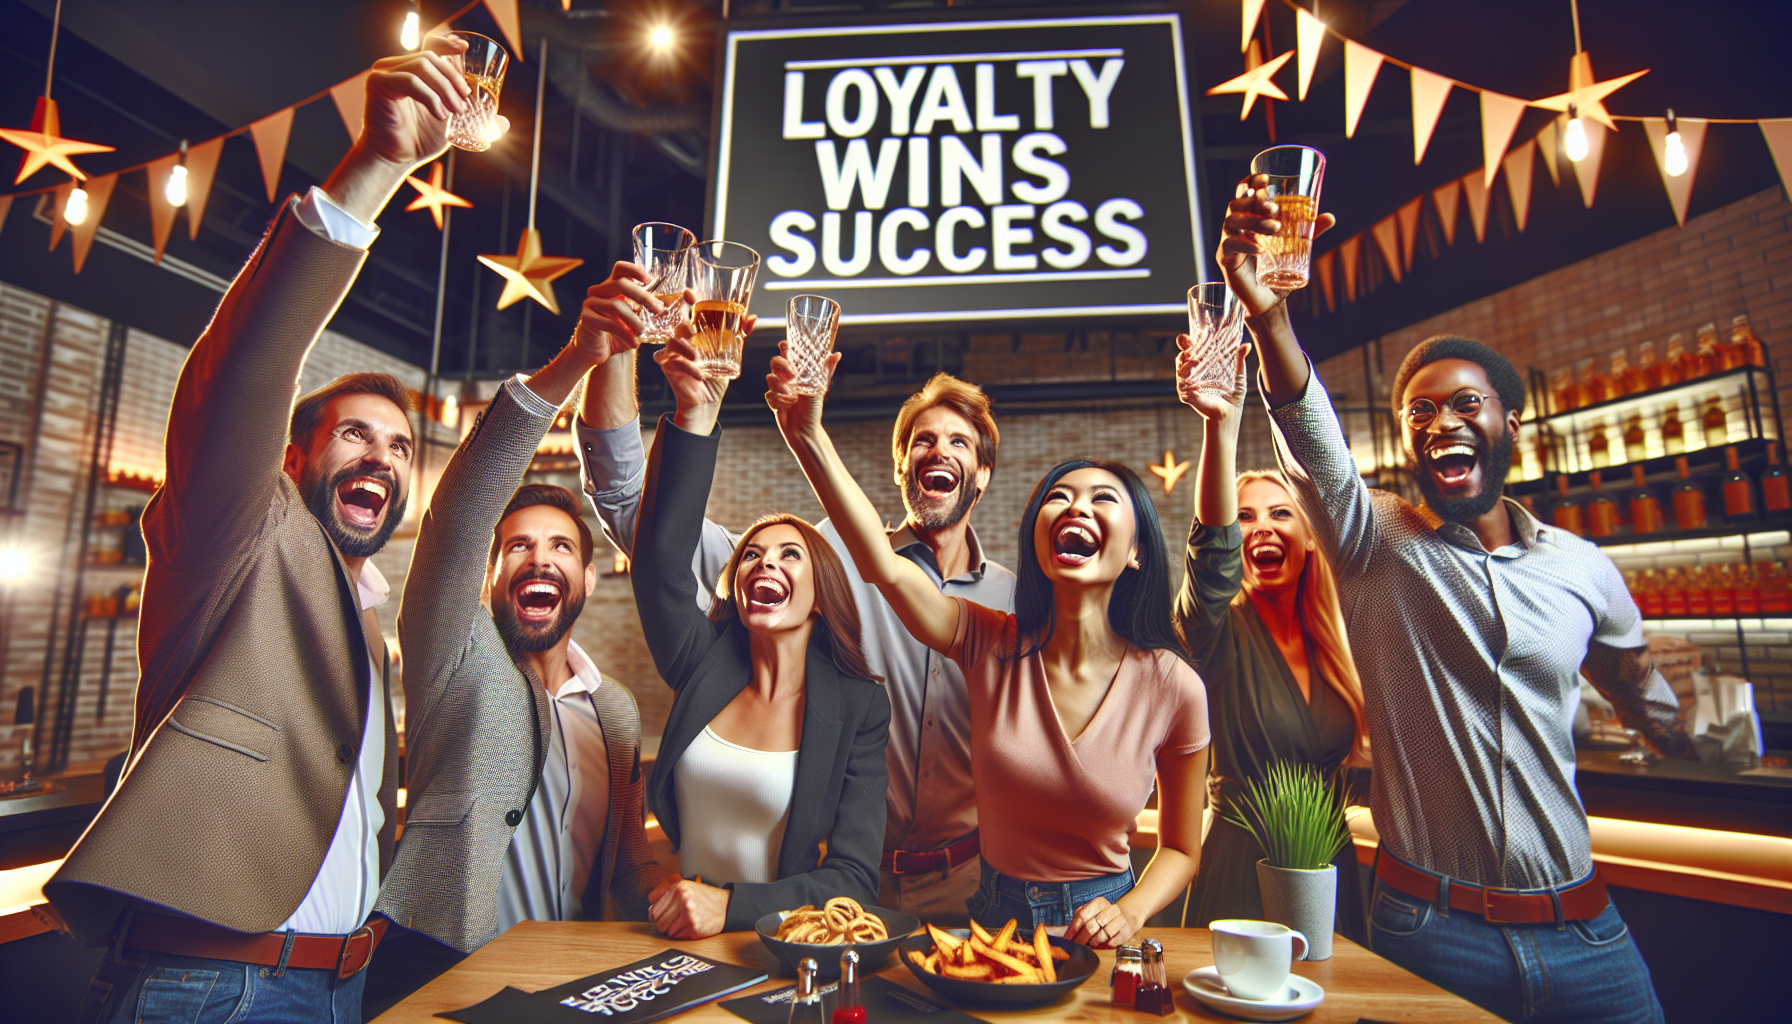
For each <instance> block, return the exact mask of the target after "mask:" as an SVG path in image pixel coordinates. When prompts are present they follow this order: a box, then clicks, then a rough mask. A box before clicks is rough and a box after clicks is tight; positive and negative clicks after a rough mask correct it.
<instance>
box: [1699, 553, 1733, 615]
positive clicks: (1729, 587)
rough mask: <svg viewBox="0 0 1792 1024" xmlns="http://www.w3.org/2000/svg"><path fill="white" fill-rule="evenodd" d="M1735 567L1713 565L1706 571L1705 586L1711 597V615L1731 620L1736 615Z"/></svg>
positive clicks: (1726, 564) (1725, 564)
mask: <svg viewBox="0 0 1792 1024" xmlns="http://www.w3.org/2000/svg"><path fill="white" fill-rule="evenodd" d="M1735 576H1736V573H1735V566H1733V565H1730V564H1728V563H1724V564H1721V565H1713V566H1710V567H1709V568H1707V569H1706V570H1705V586H1706V589H1707V591H1708V592H1709V593H1710V595H1711V614H1713V615H1716V616H1718V617H1720V618H1729V617H1730V616H1732V615H1735V614H1736V584H1735Z"/></svg>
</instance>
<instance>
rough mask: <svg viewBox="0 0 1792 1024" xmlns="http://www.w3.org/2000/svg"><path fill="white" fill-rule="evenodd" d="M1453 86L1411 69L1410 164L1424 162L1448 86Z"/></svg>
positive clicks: (1448, 82)
mask: <svg viewBox="0 0 1792 1024" xmlns="http://www.w3.org/2000/svg"><path fill="white" fill-rule="evenodd" d="M1454 84H1455V83H1454V82H1452V81H1451V80H1450V79H1448V78H1445V77H1444V76H1442V75H1434V74H1432V73H1431V72H1429V71H1426V70H1425V69H1424V68H1413V69H1412V162H1413V163H1414V164H1415V165H1416V164H1420V163H1423V162H1424V160H1425V147H1426V146H1429V145H1431V133H1432V131H1433V130H1435V129H1436V128H1437V117H1438V115H1439V114H1442V113H1443V112H1444V100H1447V99H1449V98H1450V86H1452V85H1454Z"/></svg>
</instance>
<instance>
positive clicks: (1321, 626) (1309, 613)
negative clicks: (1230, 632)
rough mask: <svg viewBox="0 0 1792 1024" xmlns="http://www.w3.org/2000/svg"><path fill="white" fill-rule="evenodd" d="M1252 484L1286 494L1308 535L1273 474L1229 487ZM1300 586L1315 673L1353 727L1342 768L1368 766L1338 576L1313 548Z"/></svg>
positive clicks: (1248, 476) (1359, 685)
mask: <svg viewBox="0 0 1792 1024" xmlns="http://www.w3.org/2000/svg"><path fill="white" fill-rule="evenodd" d="M1257 480H1267V481H1269V482H1270V483H1272V484H1275V485H1276V486H1277V487H1280V488H1281V489H1282V490H1283V492H1284V493H1286V494H1287V495H1288V496H1289V499H1290V500H1289V502H1288V506H1289V508H1291V509H1293V510H1294V516H1295V518H1296V519H1298V520H1299V521H1300V525H1301V529H1303V530H1305V531H1306V532H1307V536H1309V537H1311V536H1313V524H1312V523H1311V522H1310V521H1309V520H1308V519H1307V515H1306V513H1305V512H1303V511H1301V507H1300V504H1299V503H1298V502H1296V501H1294V500H1293V497H1294V490H1293V488H1291V487H1289V486H1288V481H1287V480H1286V479H1284V478H1283V476H1282V474H1281V473H1278V472H1276V471H1275V470H1261V469H1258V470H1249V471H1247V472H1243V473H1240V474H1238V479H1237V480H1236V481H1235V483H1234V486H1236V487H1237V488H1238V490H1239V491H1240V492H1242V491H1243V490H1244V488H1245V485H1246V484H1249V483H1253V482H1255V481H1257ZM1296 586H1297V587H1298V588H1299V590H1298V591H1297V594H1296V599H1295V605H1296V607H1297V608H1299V610H1300V612H1299V614H1300V621H1301V628H1302V629H1303V630H1305V631H1306V634H1307V637H1308V639H1310V640H1311V641H1312V642H1313V653H1314V655H1315V657H1316V658H1317V660H1318V662H1319V671H1320V673H1321V674H1322V675H1324V676H1325V681H1326V682H1327V683H1329V684H1331V688H1332V689H1333V690H1335V691H1337V694H1338V696H1340V697H1342V698H1344V703H1345V704H1346V705H1347V706H1348V707H1349V708H1350V717H1351V719H1352V720H1354V721H1355V723H1356V740H1355V742H1353V743H1352V744H1351V745H1350V756H1349V757H1348V758H1346V759H1345V761H1344V765H1345V766H1346V767H1349V768H1365V767H1368V765H1369V723H1368V720H1367V719H1366V718H1364V716H1363V681H1362V678H1361V677H1360V676H1358V675H1357V671H1356V661H1355V659H1354V658H1352V657H1351V654H1350V636H1349V634H1348V633H1346V631H1345V629H1344V611H1343V608H1342V607H1341V606H1340V605H1339V604H1338V577H1337V574H1336V573H1334V572H1333V571H1332V563H1331V561H1330V560H1329V559H1327V558H1326V557H1325V554H1324V552H1322V551H1319V550H1317V549H1314V550H1313V551H1310V552H1308V553H1307V563H1306V567H1305V568H1303V569H1302V570H1301V573H1300V580H1299V581H1298V582H1297V583H1296ZM1249 600H1250V591H1249V589H1248V586H1247V587H1243V588H1240V589H1239V591H1238V594H1237V595H1236V596H1234V597H1233V598H1232V604H1233V605H1234V606H1243V604H1244V603H1245V602H1246V601H1249Z"/></svg>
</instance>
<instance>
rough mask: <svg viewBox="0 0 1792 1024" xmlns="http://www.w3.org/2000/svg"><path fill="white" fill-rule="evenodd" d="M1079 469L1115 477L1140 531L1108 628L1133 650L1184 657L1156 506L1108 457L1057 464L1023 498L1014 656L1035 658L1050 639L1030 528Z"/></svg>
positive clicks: (1044, 585) (1044, 584) (1048, 589)
mask: <svg viewBox="0 0 1792 1024" xmlns="http://www.w3.org/2000/svg"><path fill="white" fill-rule="evenodd" d="M1078 469H1101V470H1106V471H1107V472H1109V473H1112V474H1114V475H1115V476H1117V477H1119V478H1120V481H1121V483H1123V484H1125V485H1126V493H1127V495H1128V496H1129V497H1130V498H1131V499H1132V510H1133V519H1134V521H1135V522H1136V524H1137V527H1138V528H1137V531H1136V532H1137V535H1138V545H1139V568H1137V569H1134V568H1133V567H1132V566H1130V565H1129V566H1127V567H1126V568H1124V569H1122V570H1120V578H1119V579H1118V580H1115V581H1114V592H1113V594H1112V595H1110V596H1109V598H1108V624H1109V625H1111V626H1113V627H1114V632H1116V633H1118V634H1120V637H1121V639H1123V640H1125V641H1126V642H1127V643H1130V644H1132V645H1133V646H1134V647H1137V648H1139V649H1141V650H1147V651H1149V650H1158V649H1161V650H1166V651H1169V652H1171V653H1173V654H1175V655H1176V656H1177V657H1179V658H1183V657H1184V654H1183V651H1182V645H1181V644H1180V643H1179V642H1177V639H1176V630H1175V628H1174V627H1173V626H1172V625H1171V624H1170V556H1169V548H1168V547H1167V546H1166V545H1165V544H1164V531H1163V528H1162V527H1161V526H1159V525H1158V521H1157V506H1155V505H1153V504H1152V503H1151V494H1150V492H1148V491H1146V490H1145V484H1144V482H1143V481H1141V480H1140V479H1139V477H1138V474H1137V473H1134V472H1133V471H1132V470H1130V469H1127V468H1126V467H1125V466H1123V465H1121V464H1120V463H1118V462H1109V461H1108V460H1106V459H1071V460H1070V461H1069V462H1060V463H1058V464H1057V465H1056V466H1053V467H1052V469H1051V472H1049V473H1047V474H1045V479H1043V480H1041V481H1039V486H1037V487H1035V488H1033V496H1032V497H1031V498H1028V499H1027V510H1026V511H1025V512H1023V513H1021V517H1020V568H1019V570H1018V571H1016V572H1015V574H1014V575H1015V586H1014V619H1015V626H1016V627H1017V628H1016V631H1015V633H1016V635H1015V645H1016V646H1015V652H1014V657H1016V658H1025V657H1027V656H1029V655H1032V654H1035V653H1037V652H1038V651H1039V650H1040V648H1042V647H1044V646H1045V644H1046V642H1047V641H1048V640H1050V639H1051V638H1052V628H1053V623H1052V610H1053V609H1052V581H1051V579H1050V578H1048V577H1047V576H1046V575H1045V569H1043V568H1042V567H1041V566H1040V565H1039V556H1038V554H1037V553H1036V552H1035V551H1034V550H1033V529H1034V526H1035V525H1036V524H1037V523H1038V521H1039V509H1040V508H1041V507H1042V506H1043V505H1044V504H1045V496H1046V495H1047V494H1049V493H1051V489H1052V488H1053V487H1054V486H1055V485H1056V484H1057V483H1058V481H1059V480H1061V479H1063V477H1064V475H1065V474H1067V473H1070V472H1072V471H1074V470H1078ZM1185 660H1186V659H1185Z"/></svg>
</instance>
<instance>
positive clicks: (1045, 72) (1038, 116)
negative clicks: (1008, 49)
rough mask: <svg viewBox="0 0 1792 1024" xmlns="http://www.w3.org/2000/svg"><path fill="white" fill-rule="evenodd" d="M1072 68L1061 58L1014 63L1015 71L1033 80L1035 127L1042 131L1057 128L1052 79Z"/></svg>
mask: <svg viewBox="0 0 1792 1024" xmlns="http://www.w3.org/2000/svg"><path fill="white" fill-rule="evenodd" d="M1069 70H1070V65H1069V64H1066V63H1065V62H1064V61H1061V60H1023V61H1021V62H1020V63H1018V64H1016V65H1014V73H1015V74H1016V75H1019V76H1020V77H1022V78H1031V79H1032V80H1033V127H1035V128H1038V129H1040V130H1041V131H1047V130H1050V129H1052V128H1056V127H1057V124H1056V122H1055V121H1054V120H1053V118H1052V79H1054V78H1057V77H1058V76H1059V75H1062V74H1064V73H1065V72H1067V71H1069Z"/></svg>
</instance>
